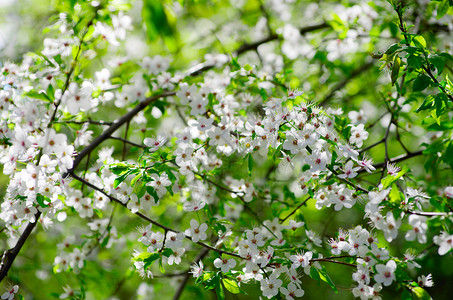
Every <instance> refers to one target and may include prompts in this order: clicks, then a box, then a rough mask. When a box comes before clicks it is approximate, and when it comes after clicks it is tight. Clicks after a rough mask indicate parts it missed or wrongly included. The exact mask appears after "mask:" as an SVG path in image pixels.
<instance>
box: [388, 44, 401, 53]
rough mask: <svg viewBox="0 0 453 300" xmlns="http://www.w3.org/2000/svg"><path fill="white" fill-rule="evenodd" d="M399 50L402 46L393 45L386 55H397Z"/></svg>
mask: <svg viewBox="0 0 453 300" xmlns="http://www.w3.org/2000/svg"><path fill="white" fill-rule="evenodd" d="M398 49H401V46H400V44H398V43H395V44H393V45H391V46H390V47H388V48H387V50H385V52H384V53H385V54H387V55H391V54H393V53H395V51H396V50H398Z"/></svg>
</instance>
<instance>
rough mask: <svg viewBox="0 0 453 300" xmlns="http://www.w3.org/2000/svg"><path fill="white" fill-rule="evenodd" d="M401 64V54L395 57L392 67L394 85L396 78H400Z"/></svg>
mask: <svg viewBox="0 0 453 300" xmlns="http://www.w3.org/2000/svg"><path fill="white" fill-rule="evenodd" d="M400 65H401V59H400V58H399V56H397V55H396V56H395V59H394V60H393V67H392V75H391V79H392V85H394V84H395V82H396V80H397V79H398V74H399V73H400Z"/></svg>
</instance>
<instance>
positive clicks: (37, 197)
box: [36, 194, 49, 208]
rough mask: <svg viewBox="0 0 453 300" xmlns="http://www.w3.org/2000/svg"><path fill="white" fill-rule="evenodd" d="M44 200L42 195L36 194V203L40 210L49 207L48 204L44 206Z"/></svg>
mask: <svg viewBox="0 0 453 300" xmlns="http://www.w3.org/2000/svg"><path fill="white" fill-rule="evenodd" d="M44 200H45V198H44V196H43V195H41V194H37V195H36V202H38V204H39V206H41V207H42V208H45V207H48V206H49V205H48V204H47V205H46V204H45V203H44Z"/></svg>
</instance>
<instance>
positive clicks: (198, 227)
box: [185, 219, 208, 243]
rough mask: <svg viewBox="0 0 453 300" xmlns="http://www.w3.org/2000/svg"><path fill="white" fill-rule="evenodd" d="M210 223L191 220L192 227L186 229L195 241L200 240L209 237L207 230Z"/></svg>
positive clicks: (187, 233)
mask: <svg viewBox="0 0 453 300" xmlns="http://www.w3.org/2000/svg"><path fill="white" fill-rule="evenodd" d="M207 229H208V225H206V223H202V224H199V223H198V221H197V220H195V219H192V220H190V228H189V229H187V230H186V231H185V233H186V235H187V236H190V237H191V238H192V241H193V242H194V243H197V242H198V241H204V240H205V239H206V238H207V235H206V230H207Z"/></svg>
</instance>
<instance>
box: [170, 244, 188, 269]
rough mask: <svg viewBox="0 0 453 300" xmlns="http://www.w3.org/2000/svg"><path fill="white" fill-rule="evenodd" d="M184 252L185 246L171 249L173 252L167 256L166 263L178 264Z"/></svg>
mask: <svg viewBox="0 0 453 300" xmlns="http://www.w3.org/2000/svg"><path fill="white" fill-rule="evenodd" d="M184 252H186V249H185V248H178V249H176V250H173V254H171V255H170V256H169V257H168V264H169V265H170V266H171V265H173V264H175V265H179V264H180V263H181V256H182V255H183V254H184Z"/></svg>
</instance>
